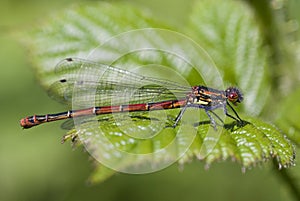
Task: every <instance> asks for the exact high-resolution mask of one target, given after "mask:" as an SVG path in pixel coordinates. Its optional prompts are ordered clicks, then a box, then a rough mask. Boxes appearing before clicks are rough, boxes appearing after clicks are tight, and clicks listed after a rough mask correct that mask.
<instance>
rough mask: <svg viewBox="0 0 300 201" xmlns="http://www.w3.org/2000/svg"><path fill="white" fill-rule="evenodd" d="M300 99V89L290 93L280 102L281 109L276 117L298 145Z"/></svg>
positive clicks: (299, 140)
mask: <svg viewBox="0 0 300 201" xmlns="http://www.w3.org/2000/svg"><path fill="white" fill-rule="evenodd" d="M299 99H300V90H299V89H298V90H296V91H295V92H293V93H291V94H289V95H288V96H287V97H286V98H285V99H284V101H283V102H282V103H281V104H280V110H279V112H278V115H277V117H276V119H277V120H276V122H277V124H278V125H279V126H280V128H281V129H282V130H284V131H285V133H286V134H287V136H288V137H289V138H290V139H291V140H293V142H295V143H297V144H298V145H300V135H299V132H300V126H299V123H298V122H299V121H298V120H299V114H300V105H299V104H297V103H298V101H299Z"/></svg>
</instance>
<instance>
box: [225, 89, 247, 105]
mask: <svg viewBox="0 0 300 201" xmlns="http://www.w3.org/2000/svg"><path fill="white" fill-rule="evenodd" d="M225 93H226V97H227V99H228V100H229V101H230V102H232V103H233V104H234V105H237V103H240V102H242V101H243V99H244V97H243V94H242V92H241V91H240V90H239V89H238V88H236V87H229V88H227V89H226V91H225Z"/></svg>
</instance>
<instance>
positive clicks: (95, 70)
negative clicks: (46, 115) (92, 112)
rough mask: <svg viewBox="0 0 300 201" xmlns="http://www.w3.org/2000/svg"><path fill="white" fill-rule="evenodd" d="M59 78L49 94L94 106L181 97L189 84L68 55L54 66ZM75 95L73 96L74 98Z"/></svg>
mask: <svg viewBox="0 0 300 201" xmlns="http://www.w3.org/2000/svg"><path fill="white" fill-rule="evenodd" d="M56 74H57V75H58V76H59V81H57V82H55V83H53V84H52V85H51V87H50V89H49V91H48V93H49V95H50V96H51V97H52V98H54V99H56V100H58V101H60V102H63V103H66V104H71V103H72V101H73V104H74V101H76V104H77V105H82V106H86V105H89V104H94V105H97V106H106V105H120V104H133V103H146V102H159V101H164V100H173V99H174V100H176V99H182V98H184V97H185V96H186V95H187V94H188V93H189V92H190V91H191V88H190V87H189V86H182V85H179V84H178V83H176V82H171V81H167V80H162V79H157V78H152V77H147V76H142V75H138V74H136V73H132V72H130V71H127V70H124V69H120V68H116V67H112V66H109V65H105V64H101V63H97V62H92V61H88V60H83V59H76V58H68V59H64V60H63V61H62V62H60V63H59V64H58V65H57V67H56ZM75 98H76V100H75Z"/></svg>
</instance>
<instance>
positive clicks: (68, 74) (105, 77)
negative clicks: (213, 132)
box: [20, 58, 243, 129]
mask: <svg viewBox="0 0 300 201" xmlns="http://www.w3.org/2000/svg"><path fill="white" fill-rule="evenodd" d="M87 72H89V73H87ZM56 73H57V74H58V75H60V76H61V79H59V81H57V82H55V83H54V84H53V85H51V87H50V92H49V93H50V96H54V98H56V99H60V100H61V101H64V102H67V103H71V102H72V98H73V97H72V96H73V93H74V92H73V90H74V87H76V86H77V90H78V91H77V95H79V96H82V97H84V98H82V99H81V100H80V101H79V102H80V103H82V104H83V105H84V104H85V103H86V102H87V101H91V99H90V98H89V94H88V91H89V89H90V88H92V89H93V90H92V91H93V97H92V100H93V101H94V103H95V104H96V105H99V106H96V107H89V108H86V109H77V110H69V111H66V112H62V113H56V114H46V115H33V116H29V117H26V118H23V119H21V120H20V125H21V126H22V127H23V128H31V127H33V126H37V125H40V124H43V123H46V122H52V121H58V120H63V119H69V118H75V117H84V116H89V115H101V114H110V113H121V112H138V111H140V112H142V111H152V110H162V109H174V108H182V109H181V111H180V112H179V114H178V116H177V117H176V119H175V121H174V125H173V126H174V127H176V125H177V124H178V122H179V121H180V119H181V118H182V116H183V114H184V112H185V111H186V109H187V108H200V109H204V111H205V112H206V114H207V116H208V117H209V119H210V122H211V124H212V125H213V126H214V128H215V129H216V122H215V120H214V118H213V117H212V115H211V114H210V113H212V114H213V115H215V116H216V117H217V118H218V119H220V118H219V117H218V115H217V114H216V113H214V112H213V110H215V109H217V108H222V109H223V111H224V113H225V114H226V115H227V116H228V117H230V118H232V119H234V120H236V121H238V122H242V120H241V118H240V117H239V116H238V114H237V112H236V111H235V110H234V109H233V107H232V106H231V105H230V103H232V104H234V105H237V103H240V102H242V100H243V95H242V93H241V92H240V90H239V89H237V88H236V87H229V88H227V89H226V90H217V89H213V88H209V87H206V86H201V85H199V86H193V87H187V86H182V85H180V84H178V83H176V82H171V81H167V80H162V79H157V78H152V77H146V76H142V75H139V74H136V73H133V72H130V71H127V70H123V69H120V68H116V67H112V66H109V65H104V64H100V63H97V62H92V61H88V60H83V59H76V58H67V59H64V60H63V61H62V62H60V63H59V64H58V66H57V68H56ZM82 74H84V76H82ZM86 74H88V76H87V75H86ZM96 76H97V77H100V78H99V80H96V81H95V80H93V79H94V78H95V77H96ZM90 78H93V79H92V80H91V79H90ZM124 91H126V93H127V94H128V93H129V94H130V98H129V99H128V98H126V97H128V96H126V97H125V98H123V96H122V93H124ZM124 103H126V104H124ZM227 106H228V107H230V108H231V110H232V111H233V112H234V114H235V116H232V115H230V114H229V113H228V111H227ZM220 120H221V119H220ZM221 121H222V120H221Z"/></svg>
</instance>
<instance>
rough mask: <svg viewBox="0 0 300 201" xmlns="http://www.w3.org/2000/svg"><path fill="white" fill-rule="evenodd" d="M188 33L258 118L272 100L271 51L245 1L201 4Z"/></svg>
mask: <svg viewBox="0 0 300 201" xmlns="http://www.w3.org/2000/svg"><path fill="white" fill-rule="evenodd" d="M187 33H188V34H189V35H190V36H191V37H192V38H193V39H194V40H196V41H197V42H198V43H199V44H200V45H201V46H202V47H203V48H204V49H205V51H207V52H208V54H209V55H211V57H212V59H213V60H214V62H215V63H216V65H217V67H218V69H219V70H220V73H221V75H222V77H223V79H224V80H225V81H226V82H227V83H231V84H233V85H237V86H239V87H240V88H241V89H242V91H244V93H245V97H246V98H245V101H244V103H243V111H246V112H247V114H251V115H258V114H259V113H260V112H261V110H262V108H263V106H264V104H265V103H266V100H267V98H268V95H267V94H268V91H269V89H270V85H269V83H270V82H269V76H268V73H267V72H268V68H267V65H268V55H269V52H268V49H267V47H265V46H264V41H263V40H264V38H263V34H262V33H261V32H260V29H259V25H258V23H257V21H256V19H255V17H254V15H253V11H252V10H251V8H249V7H248V5H247V4H245V3H244V2H243V1H224V0H215V1H210V0H202V1H197V2H196V3H195V6H194V7H193V12H192V14H191V16H190V23H189V25H188V29H187Z"/></svg>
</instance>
